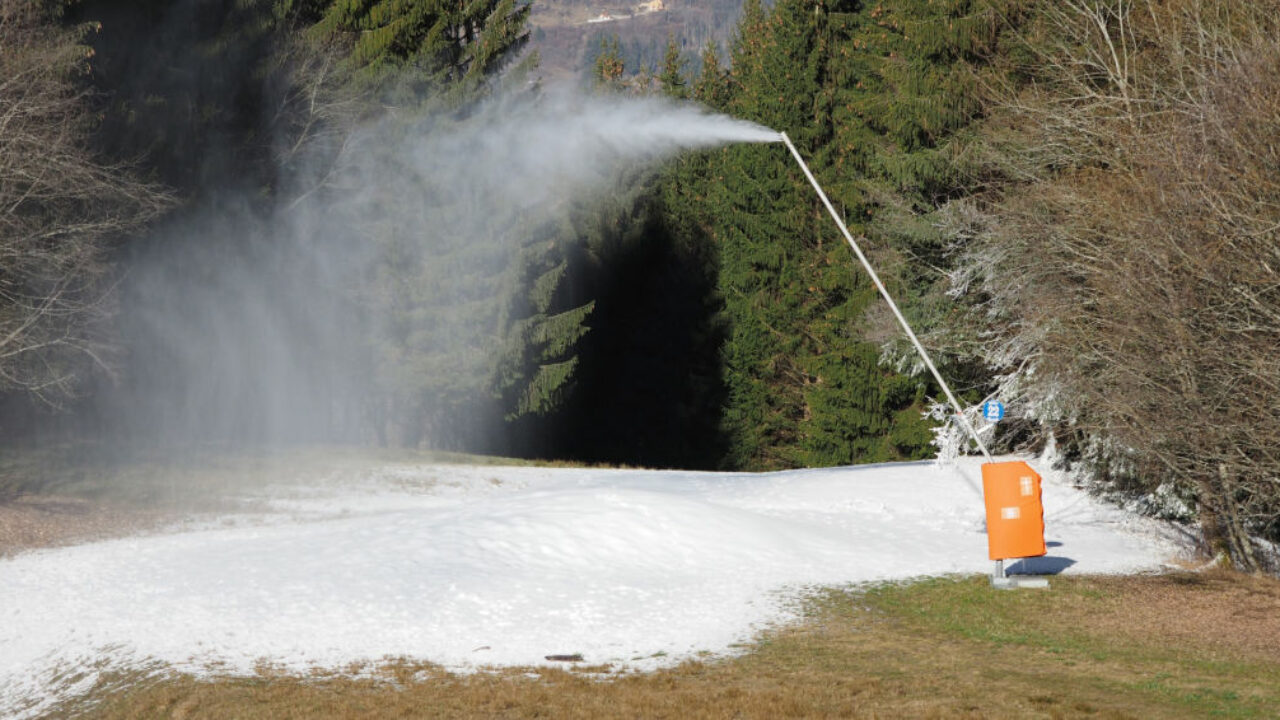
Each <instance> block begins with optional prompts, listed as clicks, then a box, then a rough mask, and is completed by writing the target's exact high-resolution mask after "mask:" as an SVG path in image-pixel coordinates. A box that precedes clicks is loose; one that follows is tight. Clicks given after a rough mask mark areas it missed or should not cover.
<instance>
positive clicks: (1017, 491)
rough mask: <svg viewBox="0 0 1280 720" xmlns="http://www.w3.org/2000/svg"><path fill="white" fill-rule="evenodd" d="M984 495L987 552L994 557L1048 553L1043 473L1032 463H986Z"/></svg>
mask: <svg viewBox="0 0 1280 720" xmlns="http://www.w3.org/2000/svg"><path fill="white" fill-rule="evenodd" d="M982 497H983V499H984V500H985V501H986V505H987V554H988V555H989V556H990V557H991V559H992V560H1006V559H1008V558H1025V557H1039V556H1041V555H1044V554H1045V553H1047V552H1048V549H1047V548H1046V547H1045V544H1044V505H1043V504H1042V502H1041V499H1040V476H1039V475H1038V474H1037V473H1036V471H1035V470H1032V469H1031V466H1030V465H1028V464H1026V463H1024V462H1021V461H1015V462H998V463H986V464H984V465H983V466H982Z"/></svg>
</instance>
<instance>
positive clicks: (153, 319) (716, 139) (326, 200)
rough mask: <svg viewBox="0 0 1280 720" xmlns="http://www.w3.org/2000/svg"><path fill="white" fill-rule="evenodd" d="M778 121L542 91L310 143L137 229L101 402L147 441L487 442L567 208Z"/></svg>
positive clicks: (570, 234)
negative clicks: (259, 179) (265, 182)
mask: <svg viewBox="0 0 1280 720" xmlns="http://www.w3.org/2000/svg"><path fill="white" fill-rule="evenodd" d="M329 137H330V138H332V137H333V136H332V135H330V136H329ZM778 139H779V136H778V134H777V133H776V132H774V131H772V130H769V129H767V128H764V127H761V126H759V125H755V124H752V123H748V122H743V121H739V120H734V119H732V118H727V117H724V116H719V115H713V114H710V113H708V112H706V111H705V110H703V109H701V108H699V107H697V106H694V105H689V104H677V103H673V102H670V101H666V100H659V99H652V98H649V99H635V98H623V97H582V96H579V95H575V94H572V93H564V92H546V93H542V94H527V93H526V94H525V95H523V96H520V97H510V96H508V97H497V98H495V99H493V100H491V101H488V102H487V103H485V104H483V105H482V106H481V107H479V108H477V109H476V110H475V111H474V112H473V113H471V114H470V115H468V116H467V117H466V118H465V119H462V120H459V119H457V118H454V117H445V116H431V117H425V118H418V119H415V120H412V121H405V120H404V119H402V118H394V117H392V118H387V119H384V120H382V121H380V122H377V123H374V124H372V125H369V126H365V127H361V128H358V129H356V130H354V131H352V132H350V133H347V134H345V135H343V136H342V137H341V139H340V141H339V142H332V141H328V142H323V143H322V142H317V143H316V147H317V148H318V149H317V150H316V151H315V152H314V153H313V154H312V157H311V158H310V160H307V161H304V162H297V161H296V160H297V156H296V155H295V156H294V157H293V162H291V163H290V165H289V166H288V167H289V171H288V172H287V173H286V177H285V178H284V180H283V181H281V182H280V183H279V185H278V188H277V190H278V196H279V197H280V200H279V202H278V204H277V206H276V207H275V209H274V210H270V211H268V212H262V211H261V210H255V209H252V208H253V207H254V206H253V204H252V203H250V202H247V201H244V200H237V199H236V198H235V197H231V198H229V199H228V198H227V197H225V196H224V197H223V198H221V199H220V200H217V201H214V202H209V203H206V204H205V206H204V207H203V208H202V209H201V210H200V211H198V212H192V213H190V214H189V215H188V216H187V217H186V218H185V219H183V220H181V221H177V222H175V223H173V224H171V225H170V226H169V227H167V228H164V229H162V230H161V231H159V232H158V233H157V234H156V236H155V237H154V238H153V240H152V241H151V242H149V243H143V244H139V245H138V246H137V247H138V248H139V249H138V250H137V251H136V253H135V256H134V257H133V258H132V259H131V260H130V263H129V264H130V268H129V274H128V276H127V278H126V287H125V292H124V293H123V295H124V300H125V307H124V313H123V317H124V318H125V320H124V322H123V329H124V333H125V337H126V339H127V344H128V345H129V350H130V361H129V365H128V367H127V368H126V373H125V377H126V381H125V382H124V383H123V384H122V385H120V386H119V387H117V388H116V389H115V390H114V391H113V392H112V393H110V394H108V395H105V396H104V399H103V400H102V401H101V402H100V408H99V409H100V411H101V412H102V413H103V414H104V416H105V417H106V418H109V420H108V422H109V423H110V424H111V425H112V426H113V427H115V428H118V429H119V430H121V431H123V432H127V433H129V434H132V435H133V437H135V438H137V439H139V440H141V441H143V442H146V443H152V442H155V441H161V442H165V443H166V444H174V445H191V444H203V443H210V442H212V443H216V444H220V445H221V444H228V443H230V444H242V443H247V444H255V445H261V444H271V443H280V442H304V441H305V442H316V441H324V442H331V441H345V442H373V441H377V442H383V443H391V444H409V445H430V446H436V447H442V446H443V447H456V448H465V449H473V450H483V449H486V448H485V445H484V441H483V440H484V438H485V437H488V436H489V435H488V434H489V433H492V432H493V430H494V429H495V425H496V424H497V423H500V422H501V417H502V409H501V408H494V407H492V405H493V402H494V400H493V398H494V395H495V393H494V392H493V387H494V386H495V382H496V381H495V378H496V377H498V376H499V375H501V373H502V367H503V366H502V365H501V364H500V361H501V360H502V358H504V352H505V350H504V346H503V344H502V343H503V338H504V337H507V338H510V337H511V336H512V335H513V334H518V333H520V332H528V330H527V329H522V328H523V327H525V326H521V325H520V323H519V318H520V314H519V313H520V308H521V303H524V304H525V305H526V306H527V305H528V304H529V302H530V301H529V300H527V298H528V297H529V295H530V285H531V282H532V278H533V277H534V276H533V275H531V274H530V271H529V270H528V268H529V267H531V264H536V263H537V262H542V263H543V264H544V266H543V267H542V270H540V271H539V272H542V271H545V270H548V267H547V263H550V267H549V270H555V269H556V267H555V264H556V263H557V262H561V259H562V257H563V256H556V257H552V258H551V259H550V260H547V259H546V258H547V253H548V252H549V251H547V250H546V248H548V247H556V246H557V245H558V244H566V243H575V242H581V241H580V240H579V239H578V236H579V234H578V233H576V232H575V231H573V230H572V229H571V227H570V229H569V230H566V227H568V226H566V223H567V222H568V220H567V218H568V217H569V215H570V211H571V210H573V211H581V210H583V209H589V205H584V203H586V202H588V201H590V200H591V199H593V198H596V197H598V196H600V195H602V194H605V193H608V192H610V191H614V190H618V189H619V187H618V183H619V178H621V177H623V176H624V175H627V176H629V177H632V178H634V177H635V176H636V173H635V169H636V168H640V167H646V166H651V165H652V164H653V163H654V162H657V161H660V160H661V159H663V158H665V157H669V156H671V155H672V154H674V153H677V152H679V151H682V150H686V149H695V148H705V147H711V146H714V145H717V144H721V143H729V142H773V141H777V140H778ZM632 182H634V179H633V180H632ZM259 206H260V204H259ZM558 252H559V251H558ZM540 258H541V259H540ZM543 276H545V277H554V276H555V273H554V272H546V273H544V274H543ZM526 310H527V308H526ZM543 310H545V308H543ZM513 318H514V319H513ZM486 403H488V405H486Z"/></svg>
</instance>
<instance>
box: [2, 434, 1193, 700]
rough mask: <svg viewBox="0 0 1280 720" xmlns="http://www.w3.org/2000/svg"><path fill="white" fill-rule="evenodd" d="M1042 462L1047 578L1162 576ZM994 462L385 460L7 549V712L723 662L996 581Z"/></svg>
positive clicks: (1169, 533) (1096, 506)
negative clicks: (417, 677)
mask: <svg viewBox="0 0 1280 720" xmlns="http://www.w3.org/2000/svg"><path fill="white" fill-rule="evenodd" d="M1035 465H1036V466H1037V470H1038V471H1039V472H1041V474H1042V475H1044V480H1045V482H1044V505H1045V525H1046V538H1047V540H1048V544H1049V555H1048V556H1047V557H1044V558H1035V559H1031V560H1029V561H1021V562H1019V563H1015V564H1014V565H1013V567H1012V568H1011V570H1012V571H1014V572H1016V571H1018V570H1024V571H1026V572H1032V573H1056V572H1066V573H1119V572H1133V571H1142V570H1154V569H1160V568H1162V567H1163V566H1165V565H1166V564H1167V563H1169V562H1171V561H1172V560H1174V559H1175V558H1176V557H1177V556H1179V555H1180V554H1183V553H1185V552H1186V550H1187V548H1188V541H1187V540H1186V539H1185V538H1184V537H1183V536H1182V534H1181V533H1180V532H1179V530H1178V529H1177V526H1174V525H1171V524H1167V523H1159V522H1156V521H1153V520H1148V519H1144V518H1140V517H1137V516H1136V515H1134V514H1132V513H1130V512H1126V511H1124V510H1122V509H1119V508H1117V507H1114V506H1111V505H1106V504H1104V503H1102V502H1100V501H1098V500H1096V499H1094V498H1092V497H1090V496H1089V495H1088V494H1087V493H1086V492H1085V491H1083V490H1081V489H1078V488H1075V487H1073V485H1072V484H1071V483H1070V481H1069V480H1068V479H1066V478H1065V477H1063V476H1061V475H1060V474H1057V473H1055V472H1053V471H1050V470H1048V469H1047V468H1043V467H1040V466H1039V463H1035ZM980 477H981V472H980V461H979V460H978V459H972V458H962V459H960V460H958V461H955V462H953V463H949V464H935V463H931V462H921V463H895V464H886V465H874V466H859V467H847V468H832V469H821V470H798V471H790V472H777V473H764V474H726V473H695V472H657V471H633V470H597V469H548V468H529V467H492V466H483V467H482V466H457V465H438V466H405V465H397V466H388V467H383V468H379V469H372V470H371V472H370V473H368V475H367V477H366V479H365V480H363V481H361V482H359V483H355V484H353V485H347V486H333V485H332V484H328V485H325V484H321V487H320V489H315V488H312V489H310V490H308V491H305V492H303V491H302V490H300V489H298V488H280V489H275V490H273V491H272V493H271V494H270V495H269V498H268V502H269V505H270V507H271V509H272V512H270V513H268V514H267V515H266V516H264V517H252V518H250V517H228V518H225V519H223V520H220V521H218V522H214V523H205V524H204V525H202V526H199V527H196V528H194V529H192V528H187V529H183V530H180V531H176V532H172V533H169V534H160V535H152V536H144V537H134V538H128V539H120V540H112V541H107V542H99V543H93V544H87V545H81V546H77V547H70V548H62V549H52V550H41V551H35V552H29V553H26V554H23V555H19V556H16V557H13V558H10V559H7V560H2V561H0V715H4V716H9V715H16V716H17V717H30V716H34V715H37V714H39V713H40V712H43V711H46V710H48V709H49V708H50V707H52V705H53V703H56V702H58V701H60V700H63V699H66V698H67V697H70V696H73V695H74V694H76V693H80V692H84V691H87V690H88V689H89V688H91V687H92V685H93V682H94V681H95V680H96V679H97V677H98V676H99V673H101V672H103V671H104V670H109V669H113V668H150V669H176V670H179V671H184V672H192V673H196V674H199V675H208V674H228V673H229V674H253V673H254V672H255V671H256V668H259V667H261V666H263V665H267V666H270V667H272V668H273V669H276V670H284V671H290V672H299V673H306V672H311V671H315V670H317V669H324V670H342V669H345V668H350V667H352V664H353V663H366V664H369V663H377V662H378V661H380V660H383V659H388V658H408V659H412V660H420V661H429V662H433V663H438V664H440V665H442V666H444V667H445V668H448V669H450V670H455V671H472V670H478V669H483V668H485V667H495V666H512V665H515V666H520V665H539V664H546V661H545V659H544V658H545V657H546V656H548V655H569V654H571V655H581V656H582V658H583V660H584V662H586V663H588V664H590V665H602V664H607V665H610V666H612V667H613V668H614V669H615V670H649V669H653V668H657V667H661V666H669V665H672V664H675V663H678V662H680V661H682V660H685V659H688V658H690V657H697V656H706V655H707V654H711V655H723V654H727V653H732V652H733V651H734V648H735V647H739V646H741V644H743V643H748V642H750V641H751V640H752V638H753V637H754V636H756V634H758V633H759V632H760V631H761V630H762V629H765V628H767V627H770V626H775V625H777V624H779V623H785V622H786V621H788V620H790V619H792V618H793V617H794V615H793V613H794V611H795V608H796V603H797V599H798V598H801V597H802V596H803V594H804V592H805V590H806V589H808V588H812V587H817V586H829V585H846V584H851V583H865V582H872V581H886V580H898V579H907V578H913V577H919V576H927V575H940V574H949V573H982V572H989V571H990V566H991V563H990V562H989V561H988V560H987V555H986V552H987V547H986V536H985V529H984V517H983V504H982V497H981V491H980V487H981V481H980Z"/></svg>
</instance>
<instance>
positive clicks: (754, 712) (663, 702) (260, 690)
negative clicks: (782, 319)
mask: <svg viewBox="0 0 1280 720" xmlns="http://www.w3.org/2000/svg"><path fill="white" fill-rule="evenodd" d="M1277 598H1280V582H1277V581H1276V580H1273V579H1264V578H1252V577H1246V576H1239V575H1230V574H1210V575H1173V576H1153V577H1132V578H1109V577H1096V578H1088V577H1086V578H1070V577H1062V578H1056V579H1055V580H1054V582H1053V588H1052V589H1051V590H1049V591H1047V592H1046V591H1018V592H997V591H992V590H991V589H989V588H988V587H987V585H986V581H985V579H983V578H965V579H960V580H956V579H940V580H928V581H924V582H919V583H914V584H909V585H887V586H881V587H876V588H872V589H868V590H856V591H829V592H825V593H823V594H821V595H820V596H819V597H816V598H815V599H814V600H813V601H812V602H811V603H810V605H809V610H808V617H807V619H806V621H805V622H804V623H802V624H800V625H797V626H795V627H791V628H787V629H784V630H781V631H778V632H775V633H772V634H770V635H769V636H767V637H765V638H764V639H762V640H761V641H760V642H759V643H758V644H757V645H756V646H754V647H753V648H751V649H750V651H749V652H747V653H746V654H744V655H742V656H741V657H737V658H732V659H727V660H717V661H710V662H689V663H685V664H683V665H680V666H679V667H675V668H672V669H668V670H663V671H659V672H654V673H648V674H631V675H619V676H613V677H612V678H608V679H601V677H600V676H599V675H598V674H596V673H587V672H581V671H579V672H574V671H571V670H564V669H555V668H536V669H534V668H527V669H519V670H508V671H502V672H497V673H491V674H476V675H465V676H464V675H451V674H448V673H445V672H443V671H442V670H440V669H439V668H436V667H433V666H430V665H424V664H417V663H412V662H399V663H393V664H390V665H388V666H386V667H384V668H382V669H381V670H380V671H379V673H378V674H377V677H372V678H350V677H335V676H330V677H321V676H313V677H309V678H298V677H289V676H282V675H275V674H270V673H268V674H264V675H262V676H259V677H252V678H222V679H217V680H214V681H204V680H197V679H195V678H192V677H185V676H182V677H170V678H163V679H159V680H156V679H143V678H141V677H139V678H136V679H135V680H134V681H133V683H132V684H131V685H129V686H128V687H127V688H126V689H124V690H119V689H112V690H103V691H99V692H98V693H96V694H94V695H93V696H91V697H90V698H88V699H86V700H85V701H84V702H82V703H78V704H77V705H76V706H75V707H67V708H64V709H63V714H64V715H71V716H74V715H77V714H82V715H92V716H93V717H102V718H193V719H194V718H246V719H252V718H430V717H447V718H539V717H557V718H600V717H610V718H612V717H643V718H737V717H742V718H778V717H795V718H834V717H867V718H876V717H885V718H896V717H913V718H965V717H972V718H979V717H982V718H986V717H1019V718H1024V717H1027V718H1035V717H1043V718H1075V717H1097V718H1151V717H1161V718H1193V717H1205V716H1221V717H1275V709H1276V708H1277V707H1280V650H1278V649H1277V646H1275V645H1268V642H1267V635H1266V633H1269V632H1271V630H1270V629H1266V628H1271V627H1273V625H1271V624H1270V623H1272V622H1273V620H1274V615H1271V614H1270V613H1272V612H1273V610H1274V608H1275V603H1276V602H1277ZM1231 609H1234V611H1231V612H1229V610H1231ZM1259 628H1262V630H1261V631H1258V629H1259ZM1255 634H1256V635H1257V636H1256V637H1255ZM598 669H599V668H594V669H593V670H598ZM119 680H120V678H116V679H115V680H112V681H110V682H106V683H104V684H103V687H104V688H106V687H111V688H119V687H120V685H119ZM126 680H127V678H126Z"/></svg>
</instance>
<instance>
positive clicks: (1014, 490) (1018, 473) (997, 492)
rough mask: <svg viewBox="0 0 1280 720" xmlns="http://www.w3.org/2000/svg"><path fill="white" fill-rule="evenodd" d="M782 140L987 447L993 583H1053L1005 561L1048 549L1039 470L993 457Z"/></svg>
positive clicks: (883, 292) (823, 196)
mask: <svg viewBox="0 0 1280 720" xmlns="http://www.w3.org/2000/svg"><path fill="white" fill-rule="evenodd" d="M778 139H779V140H781V141H782V142H783V144H785V145H786V146H787V150H789V151H791V156H792V157H793V158H795V160H796V164H798V165H799V166H800V170H801V171H803V172H804V176H805V178H806V179H807V180H808V181H809V184H810V185H812V186H813V189H814V191H815V192H816V193H818V198H819V199H820V200H822V204H823V206H824V207H826V208H827V212H828V213H829V214H830V215H831V219H832V220H834V221H835V223H836V227H838V228H840V232H841V233H842V234H843V235H844V239H845V240H846V241H848V243H849V248H850V249H852V250H853V254H854V256H855V257H857V258H858V262H860V263H862V267H863V269H865V270H866V271H867V275H868V277H870V278H871V282H872V283H873V284H874V285H875V286H876V289H877V290H879V291H880V296H881V297H883V298H884V301H885V304H887V305H888V306H889V309H890V310H892V311H893V316H894V317H895V318H897V320H898V324H899V325H900V326H901V327H902V331H903V333H905V334H906V336H907V339H908V340H910V341H911V344H912V345H913V346H914V347H915V349H916V352H917V353H919V354H920V359H921V360H923V361H924V364H925V367H927V368H929V372H930V373H931V374H932V375H933V379H934V380H937V381H938V385H939V386H940V387H941V388H942V392H943V393H945V394H946V396H947V402H949V403H951V407H952V408H954V409H955V419H956V421H957V422H958V423H959V424H960V426H961V427H962V428H964V430H965V432H967V433H968V434H969V437H971V438H973V442H974V444H976V445H977V446H978V449H979V450H981V451H982V454H983V456H984V457H986V459H987V463H986V464H984V465H983V466H982V487H983V497H984V498H985V501H986V505H987V543H988V554H989V555H990V556H991V559H992V560H995V561H996V568H995V572H994V573H992V575H991V584H992V586H994V587H999V588H1015V587H1048V586H1049V581H1047V580H1045V579H1044V578H1031V577H1020V578H1018V579H1016V580H1014V579H1011V578H1008V577H1005V574H1004V561H1005V560H1008V559H1011V558H1028V557H1039V556H1041V555H1044V554H1045V552H1046V551H1045V542H1044V506H1043V505H1042V504H1041V502H1040V476H1039V475H1037V474H1036V471H1035V470H1032V469H1031V466H1030V465H1028V464H1026V463H1024V462H1019V461H1013V462H995V461H994V459H993V458H992V457H991V451H990V450H988V449H987V445H986V443H984V442H983V441H982V437H981V436H980V435H979V434H978V431H977V430H975V429H974V427H973V423H971V422H969V419H968V417H966V416H965V410H964V407H963V406H962V405H960V401H959V400H957V399H956V396H955V393H953V392H951V386H950V385H948V384H947V381H946V379H945V378H943V377H942V373H940V372H938V368H937V367H936V366H935V365H934V364H933V359H932V358H930V357H929V352H928V351H927V350H925V348H924V345H922V344H921V343H920V338H919V337H917V336H916V333H915V331H914V330H912V329H911V324H910V323H908V322H907V318H906V316H904V315H903V314H902V311H901V310H900V309H898V304H897V303H896V302H894V301H893V297H892V296H891V295H889V291H888V289H886V288H885V286H884V282H882V281H881V280H880V276H879V275H878V274H877V273H876V270H875V268H874V267H872V266H871V261H870V260H868V259H867V256H866V254H865V253H863V252H862V247H861V246H860V245H859V244H858V241H857V239H855V238H854V237H853V234H852V233H850V232H849V227H848V226H847V225H845V223H844V220H843V219H842V218H841V217H840V213H838V212H836V208H835V206H834V205H832V204H831V199H830V198H828V197H827V193H826V191H824V190H823V189H822V186H821V185H819V184H818V179H817V178H815V177H814V176H813V171H812V170H810V169H809V164H808V163H806V162H805V161H804V158H803V157H801V156H800V151H799V150H797V149H796V146H795V144H794V143H792V142H791V138H789V137H787V134H786V133H785V132H780V133H778ZM863 239H864V240H865V239H866V238H865V237H864V238H863Z"/></svg>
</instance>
